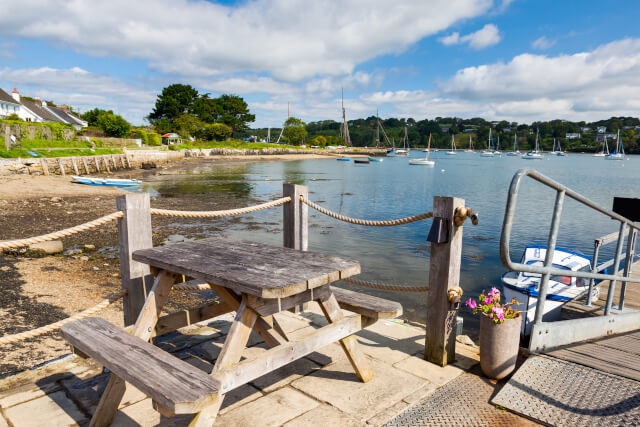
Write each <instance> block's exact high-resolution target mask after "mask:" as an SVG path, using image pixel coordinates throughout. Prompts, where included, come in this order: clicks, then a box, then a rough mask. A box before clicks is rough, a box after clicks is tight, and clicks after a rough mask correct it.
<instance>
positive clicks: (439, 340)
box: [424, 196, 464, 366]
mask: <svg viewBox="0 0 640 427" xmlns="http://www.w3.org/2000/svg"><path fill="white" fill-rule="evenodd" d="M458 207H464V199H459V198H457V197H440V196H435V197H434V198H433V219H434V221H435V220H436V218H441V219H442V221H444V222H446V223H447V225H448V233H447V235H448V239H447V241H446V242H445V243H431V259H430V265H429V292H428V297H427V319H426V321H427V326H426V342H425V348H424V358H425V360H428V361H429V362H431V363H435V364H437V365H440V366H446V365H447V364H448V363H452V362H454V361H455V357H456V326H457V314H458V312H457V310H455V309H453V308H452V307H451V305H450V304H449V299H448V297H447V292H448V290H449V289H451V288H455V287H458V286H459V284H460V258H461V255H462V226H460V227H456V225H455V222H454V215H455V211H456V209H457V208H458Z"/></svg>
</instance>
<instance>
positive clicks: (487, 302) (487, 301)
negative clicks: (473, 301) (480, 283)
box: [484, 297, 493, 305]
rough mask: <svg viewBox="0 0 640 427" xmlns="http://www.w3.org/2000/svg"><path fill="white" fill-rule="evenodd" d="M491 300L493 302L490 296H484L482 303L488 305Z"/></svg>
mask: <svg viewBox="0 0 640 427" xmlns="http://www.w3.org/2000/svg"><path fill="white" fill-rule="evenodd" d="M492 302H493V300H492V299H491V298H489V297H485V298H484V303H485V304H487V305H489V304H491V303H492Z"/></svg>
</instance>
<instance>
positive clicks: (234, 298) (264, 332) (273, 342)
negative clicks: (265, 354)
mask: <svg viewBox="0 0 640 427" xmlns="http://www.w3.org/2000/svg"><path fill="white" fill-rule="evenodd" d="M211 287H212V288H213V289H214V290H215V291H216V293H217V294H218V295H219V296H220V297H221V298H222V299H223V300H224V302H225V303H226V304H228V305H229V306H231V308H232V309H233V310H238V308H239V307H240V302H241V297H240V296H239V295H236V294H235V293H234V292H233V291H231V290H229V289H226V288H223V287H222V286H218V285H214V284H211ZM253 328H254V330H255V331H256V333H257V334H258V335H260V337H261V338H262V339H263V340H264V342H266V343H267V345H268V346H269V347H276V346H278V345H280V344H283V343H285V342H287V339H286V338H285V337H284V336H283V335H282V334H280V333H279V332H278V331H276V330H275V329H274V328H273V325H272V324H270V323H269V322H267V321H266V320H265V319H263V318H261V317H259V318H258V319H257V320H256V322H255V324H254V326H253Z"/></svg>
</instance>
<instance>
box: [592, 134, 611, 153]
mask: <svg viewBox="0 0 640 427" xmlns="http://www.w3.org/2000/svg"><path fill="white" fill-rule="evenodd" d="M608 155H609V145H608V144H607V135H605V136H604V140H603V141H602V151H599V152H597V153H595V154H593V157H606V156H608Z"/></svg>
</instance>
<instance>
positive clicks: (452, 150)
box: [445, 134, 458, 156]
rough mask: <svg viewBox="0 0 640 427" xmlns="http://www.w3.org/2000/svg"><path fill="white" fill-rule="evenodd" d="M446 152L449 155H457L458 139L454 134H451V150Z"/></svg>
mask: <svg viewBox="0 0 640 427" xmlns="http://www.w3.org/2000/svg"><path fill="white" fill-rule="evenodd" d="M445 154H447V155H449V156H455V155H456V154H458V153H456V141H455V140H454V138H453V134H452V135H451V150H449V151H447V152H446V153H445Z"/></svg>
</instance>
